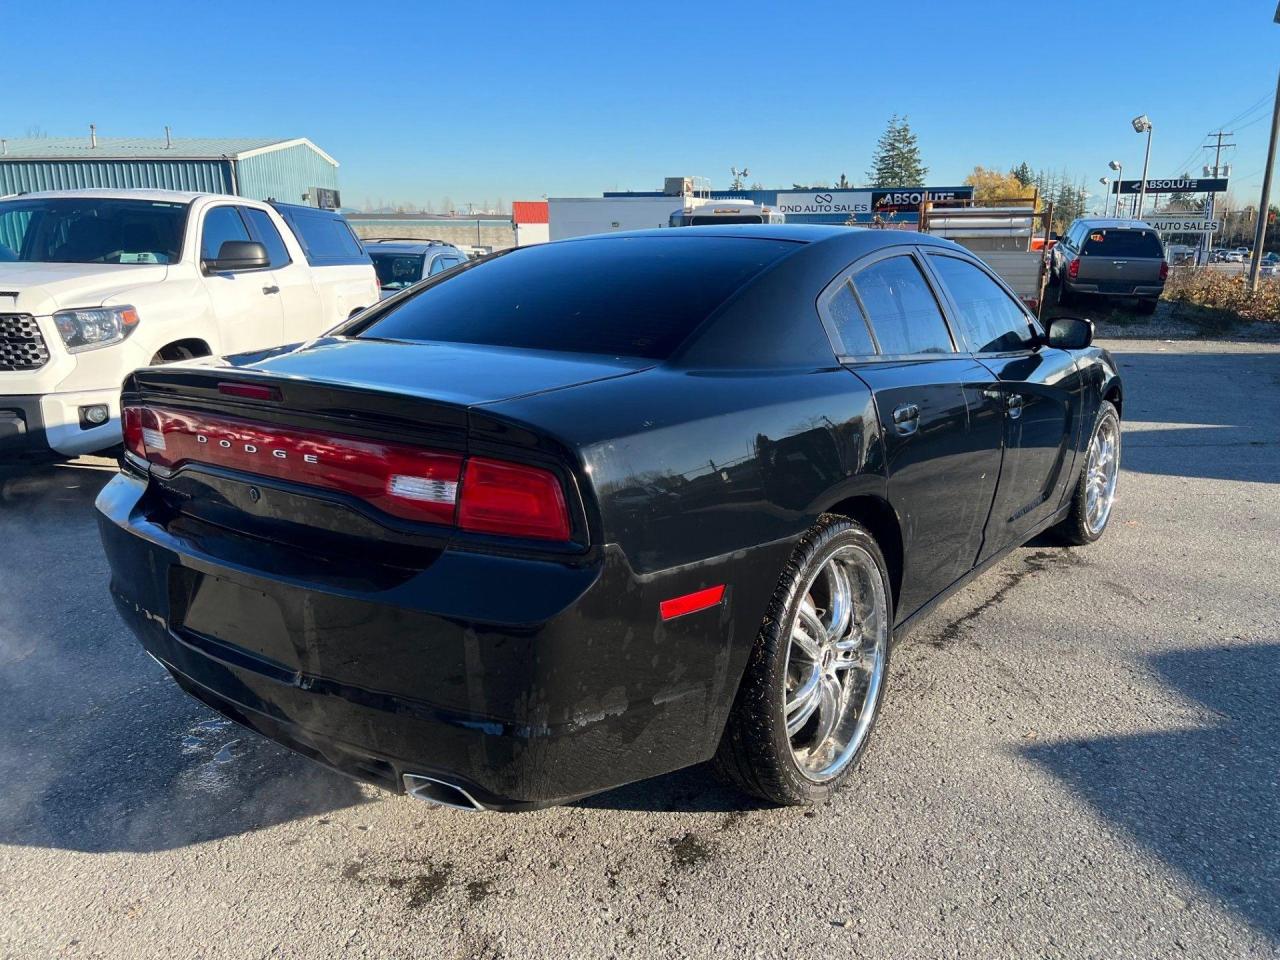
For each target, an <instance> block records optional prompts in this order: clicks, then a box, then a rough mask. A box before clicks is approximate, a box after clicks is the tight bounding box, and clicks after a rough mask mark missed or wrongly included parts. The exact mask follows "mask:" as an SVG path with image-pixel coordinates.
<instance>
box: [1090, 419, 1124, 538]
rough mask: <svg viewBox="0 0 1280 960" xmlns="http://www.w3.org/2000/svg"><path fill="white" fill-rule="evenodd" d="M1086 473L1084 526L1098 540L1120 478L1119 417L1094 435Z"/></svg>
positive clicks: (1114, 497)
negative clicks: (1097, 537)
mask: <svg viewBox="0 0 1280 960" xmlns="http://www.w3.org/2000/svg"><path fill="white" fill-rule="evenodd" d="M1085 471H1086V472H1085V478H1086V479H1085V494H1084V522H1085V524H1086V525H1087V526H1088V527H1089V532H1090V533H1091V534H1092V535H1094V536H1097V535H1098V534H1100V533H1101V532H1102V528H1103V527H1105V526H1106V525H1107V518H1108V517H1110V516H1111V507H1112V505H1113V504H1114V503H1115V500H1116V481H1117V480H1118V479H1119V478H1120V424H1119V423H1118V422H1117V421H1116V418H1115V417H1111V416H1108V417H1103V419H1102V422H1101V423H1099V424H1098V429H1097V430H1095V431H1094V434H1093V440H1092V441H1090V443H1089V462H1088V464H1087V465H1086V466H1085Z"/></svg>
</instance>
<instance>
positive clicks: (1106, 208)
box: [1098, 177, 1111, 217]
mask: <svg viewBox="0 0 1280 960" xmlns="http://www.w3.org/2000/svg"><path fill="white" fill-rule="evenodd" d="M1098 182H1099V183H1100V184H1102V187H1103V189H1104V190H1105V189H1106V188H1107V187H1109V186H1110V185H1111V178H1110V177H1099V178H1098ZM1102 215H1103V216H1104V217H1109V216H1111V194H1110V192H1109V191H1108V192H1107V193H1104V194H1103V195H1102Z"/></svg>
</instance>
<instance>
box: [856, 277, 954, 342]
mask: <svg viewBox="0 0 1280 960" xmlns="http://www.w3.org/2000/svg"><path fill="white" fill-rule="evenodd" d="M853 285H854V287H855V288H856V289H857V291H858V296H859V298H860V299H861V300H862V304H863V306H864V307H866V310H867V316H868V319H869V320H870V321H871V327H872V329H873V330H874V331H875V335H876V341H877V342H878V343H879V344H880V352H881V353H882V354H886V355H888V356H894V355H899V354H912V353H952V352H954V349H955V348H954V347H953V346H952V343H951V334H950V333H949V332H948V331H947V322H946V321H945V320H944V319H943V318H942V310H941V309H940V308H939V307H938V301H937V300H935V299H934V296H933V291H932V290H931V289H930V288H929V283H928V281H927V280H925V278H924V274H922V273H921V272H920V267H919V266H917V265H916V262H915V260H914V259H913V258H912V257H910V256H899V257H889V258H888V259H887V260H880V261H878V262H876V263H873V264H872V265H871V266H869V267H867V268H865V269H864V270H861V271H859V272H858V274H857V275H856V276H855V277H854V278H853Z"/></svg>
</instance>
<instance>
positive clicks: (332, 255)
mask: <svg viewBox="0 0 1280 960" xmlns="http://www.w3.org/2000/svg"><path fill="white" fill-rule="evenodd" d="M276 211H277V212H278V213H279V214H280V216H282V217H284V219H285V222H287V223H288V224H289V226H290V227H291V228H292V229H293V233H294V236H296V237H297V238H298V243H299V244H300V245H301V247H302V252H303V253H305V254H306V256H307V262H308V263H309V264H311V265H312V266H313V267H327V266H336V265H339V264H350V263H368V262H369V255H368V254H367V253H365V250H364V247H362V246H360V241H359V240H357V239H356V235H355V234H354V233H352V232H351V227H350V226H348V224H347V221H346V220H344V219H343V218H342V216H341V215H340V214H337V213H330V212H329V211H327V210H316V209H313V208H311V207H302V206H295V205H291V204H280V205H278V206H277V207H276Z"/></svg>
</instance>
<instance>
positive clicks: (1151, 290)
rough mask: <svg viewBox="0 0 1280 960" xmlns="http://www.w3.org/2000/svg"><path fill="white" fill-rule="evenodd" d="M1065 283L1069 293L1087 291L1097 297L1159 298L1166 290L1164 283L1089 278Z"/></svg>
mask: <svg viewBox="0 0 1280 960" xmlns="http://www.w3.org/2000/svg"><path fill="white" fill-rule="evenodd" d="M1063 284H1064V285H1065V289H1066V290H1067V292H1068V293H1086V294H1090V295H1092V296H1095V297H1139V298H1142V299H1151V300H1155V299H1158V298H1159V296H1160V294H1162V293H1163V292H1164V284H1163V283H1155V284H1123V283H1116V282H1115V281H1110V280H1109V281H1106V282H1100V283H1090V282H1089V281H1087V280H1080V281H1076V282H1069V281H1066V280H1064V281H1063Z"/></svg>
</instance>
